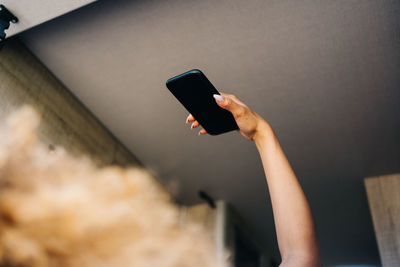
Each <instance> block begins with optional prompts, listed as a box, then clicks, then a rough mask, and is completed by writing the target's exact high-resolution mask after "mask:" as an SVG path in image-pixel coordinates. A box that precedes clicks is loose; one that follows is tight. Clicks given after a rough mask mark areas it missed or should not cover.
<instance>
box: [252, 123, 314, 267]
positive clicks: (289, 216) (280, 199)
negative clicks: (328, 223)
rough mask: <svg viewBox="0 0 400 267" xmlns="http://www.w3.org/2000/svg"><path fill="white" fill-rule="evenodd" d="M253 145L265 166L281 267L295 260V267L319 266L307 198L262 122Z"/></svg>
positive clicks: (270, 133)
mask: <svg viewBox="0 0 400 267" xmlns="http://www.w3.org/2000/svg"><path fill="white" fill-rule="evenodd" d="M254 142H255V144H256V146H257V149H258V151H259V153H260V156H261V160H262V163H263V166H264V171H265V175H266V179H267V183H268V188H269V192H270V196H271V202H272V208H273V213H274V220H275V226H276V232H277V237H278V244H279V249H280V252H281V256H282V260H283V262H282V263H283V265H286V263H288V262H290V261H291V260H294V261H296V262H297V263H298V264H299V263H300V262H299V261H304V262H305V263H306V264H307V265H308V266H320V255H319V248H318V242H317V238H316V233H315V228H314V223H313V219H312V215H311V210H310V207H309V205H308V202H307V199H306V197H305V195H304V192H303V190H302V188H301V186H300V184H299V182H298V180H297V178H296V175H295V174H294V172H293V170H292V168H291V166H290V164H289V162H288V160H287V158H286V156H285V154H284V152H283V150H282V148H281V146H280V144H279V142H278V140H277V138H276V136H275V134H274V132H273V130H272V128H271V127H270V126H269V124H268V123H266V122H265V121H262V122H261V124H260V127H259V130H258V131H257V134H256V135H255V136H254ZM289 265H291V264H287V266H289ZM300 265H301V264H299V265H296V266H300Z"/></svg>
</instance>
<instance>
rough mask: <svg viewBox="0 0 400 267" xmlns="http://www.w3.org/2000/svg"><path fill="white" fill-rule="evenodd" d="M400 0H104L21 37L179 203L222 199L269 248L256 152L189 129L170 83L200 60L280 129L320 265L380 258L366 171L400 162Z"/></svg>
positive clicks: (395, 167) (394, 167) (267, 209)
mask: <svg viewBox="0 0 400 267" xmlns="http://www.w3.org/2000/svg"><path fill="white" fill-rule="evenodd" d="M399 14H400V2H399V1H394V0H393V1H391V0H385V1H375V0H351V1H348V0H338V1H317V0H313V1H311V0H302V1H286V0H280V1H278V0H274V1H271V0H268V1H261V0H259V1H241V0H222V1H214V0H204V1H194V0H190V1H189V0H168V1H151V0H147V1H122V0H114V1H100V2H96V3H94V4H91V5H89V6H87V7H84V8H82V9H80V10H78V11H75V12H73V13H70V14H68V15H66V16H63V17H61V18H58V19H56V20H54V21H52V22H49V23H46V24H44V25H42V26H40V27H37V28H35V29H33V30H30V31H28V32H26V33H24V34H23V35H22V38H23V40H24V41H25V42H26V43H27V44H28V46H29V47H30V48H31V49H32V50H33V52H34V53H35V54H36V55H37V56H38V57H39V58H40V59H41V60H42V61H43V62H44V63H45V64H46V65H47V66H48V67H49V68H50V69H51V70H52V71H53V72H54V73H55V75H56V76H58V77H59V78H60V80H61V81H62V82H64V83H65V84H66V86H67V87H68V88H70V89H71V91H72V92H73V93H74V94H76V95H77V96H78V98H79V99H80V100H81V101H83V103H84V104H85V105H86V106H87V107H88V108H89V109H90V110H91V111H92V112H93V113H94V114H95V115H96V116H97V117H98V118H99V119H100V120H101V121H102V122H103V123H104V124H105V125H106V126H107V127H108V128H109V129H110V130H111V131H112V132H113V133H114V134H115V135H116V136H117V137H118V138H119V139H120V140H121V141H122V142H123V143H124V144H125V145H126V146H127V147H128V148H129V149H131V151H132V152H133V153H134V154H136V155H137V156H138V157H139V159H141V160H142V161H143V162H144V163H145V164H146V165H147V166H148V167H150V168H151V169H152V170H154V171H155V172H156V173H157V175H158V176H159V178H160V179H162V180H163V181H164V182H165V183H167V184H171V185H172V186H173V187H174V188H175V187H176V185H177V184H179V188H180V190H179V193H178V195H177V198H178V200H179V201H180V202H182V203H185V204H190V203H195V202H198V201H199V199H198V197H197V191H198V190H199V189H204V190H206V191H207V192H209V194H210V195H211V196H213V197H214V198H217V199H226V200H228V201H229V202H230V203H232V204H233V206H234V207H235V208H236V209H237V210H238V211H239V212H240V214H241V215H242V216H243V217H244V218H245V219H246V221H247V223H248V225H249V226H250V227H251V229H252V231H253V232H254V233H256V235H257V236H258V238H259V240H260V241H261V242H262V243H263V244H264V245H265V246H266V247H267V248H268V249H269V250H270V251H273V252H274V253H275V254H276V253H277V247H276V238H275V236H274V231H273V229H274V228H273V221H272V213H271V206H270V202H269V199H268V194H267V193H266V190H267V188H266V183H265V180H264V176H263V170H262V167H261V163H260V161H259V159H258V154H257V151H256V149H255V147H254V145H252V144H251V142H249V141H246V140H244V139H243V138H241V136H239V135H238V134H237V133H229V134H225V135H221V136H217V137H212V136H203V137H197V136H196V133H195V132H190V130H188V126H187V125H185V124H184V120H185V118H186V115H187V113H186V111H185V110H184V109H183V107H181V106H180V105H179V104H178V102H177V101H176V100H175V99H174V98H173V97H172V95H170V93H169V92H168V91H167V90H166V88H165V81H166V80H167V79H168V78H169V77H171V76H173V75H176V74H179V73H182V72H184V71H186V70H189V69H192V68H199V69H201V70H203V71H204V73H205V74H206V75H207V76H208V77H209V79H210V80H211V81H212V82H213V83H214V85H215V86H216V87H217V89H219V90H221V91H223V92H229V93H234V94H236V95H237V96H239V97H240V98H241V99H243V101H244V102H245V103H247V104H248V105H250V106H251V107H253V108H254V110H255V111H256V112H258V113H260V114H261V115H262V116H264V117H265V118H266V119H267V120H268V121H269V122H270V123H271V124H272V125H273V127H274V128H275V130H276V132H277V134H278V137H279V139H280V141H281V143H282V145H283V147H284V150H285V151H286V153H287V156H288V158H289V160H290V162H291V163H292V165H293V168H294V170H295V172H296V173H297V174H298V177H299V179H300V181H301V183H302V185H303V186H304V190H305V192H306V194H307V196H308V198H309V200H310V202H311V207H312V210H313V213H314V216H315V220H316V225H317V230H318V233H319V238H320V242H321V246H322V252H323V258H324V261H325V263H326V264H328V265H329V264H377V263H379V256H378V251H377V247H376V242H375V238H374V233H373V227H372V223H371V218H370V214H369V211H368V206H367V200H366V195H365V189H364V186H363V178H364V177H366V176H372V175H377V174H386V173H393V172H399V171H400V164H399V162H400V138H399V136H400V105H399V99H400V90H399V89H400V49H399V43H400V37H399V33H400V15H399Z"/></svg>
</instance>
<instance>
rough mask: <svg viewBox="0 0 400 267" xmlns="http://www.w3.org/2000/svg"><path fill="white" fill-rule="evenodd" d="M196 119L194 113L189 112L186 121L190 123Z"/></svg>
mask: <svg viewBox="0 0 400 267" xmlns="http://www.w3.org/2000/svg"><path fill="white" fill-rule="evenodd" d="M195 120H196V119H195V118H194V117H193V115H192V114H189V116H188V117H187V118H186V123H189V122H194V121H195Z"/></svg>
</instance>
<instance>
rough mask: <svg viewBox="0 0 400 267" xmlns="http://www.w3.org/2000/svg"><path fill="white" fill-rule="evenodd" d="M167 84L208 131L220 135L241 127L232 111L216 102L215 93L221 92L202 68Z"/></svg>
mask: <svg viewBox="0 0 400 267" xmlns="http://www.w3.org/2000/svg"><path fill="white" fill-rule="evenodd" d="M166 85H167V88H168V89H169V91H170V92H171V93H172V94H173V95H174V96H175V97H176V98H177V99H178V101H179V102H181V104H182V105H183V106H184V107H185V108H186V110H187V111H189V113H190V114H192V115H193V117H195V118H196V120H197V121H198V122H199V123H200V125H201V126H202V127H203V128H204V129H205V130H206V131H207V133H209V134H211V135H218V134H222V133H226V132H229V131H233V130H237V129H239V127H238V126H237V124H236V121H235V119H234V117H233V115H232V113H230V112H229V111H227V110H225V109H223V108H221V107H219V106H218V105H217V103H215V99H214V97H213V95H214V94H219V92H218V91H217V89H215V87H214V86H213V85H212V83H211V82H210V81H209V80H208V79H207V77H206V76H205V75H204V74H203V73H202V72H201V71H200V70H197V69H194V70H190V71H188V72H185V73H183V74H180V75H178V76H175V77H172V78H170V79H168V81H167V84H166Z"/></svg>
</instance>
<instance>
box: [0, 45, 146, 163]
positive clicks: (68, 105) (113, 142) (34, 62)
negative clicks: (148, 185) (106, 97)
mask: <svg viewBox="0 0 400 267" xmlns="http://www.w3.org/2000/svg"><path fill="white" fill-rule="evenodd" d="M0 81H1V82H0V119H4V118H5V117H6V115H7V114H9V113H10V112H11V111H13V110H15V109H16V108H18V107H20V106H22V105H24V104H28V105H31V106H33V107H34V108H35V109H36V110H37V111H38V112H39V113H40V115H41V117H42V123H41V126H40V128H39V135H40V138H41V140H42V141H43V142H45V143H46V144H48V145H49V149H53V148H55V147H57V146H63V147H64V148H66V150H67V151H69V152H70V153H72V154H75V155H80V154H82V153H83V154H87V155H90V156H91V157H92V158H93V159H94V161H95V162H96V163H97V164H98V165H108V164H119V165H138V164H140V163H139V161H138V160H137V159H136V158H135V156H134V155H132V154H131V153H130V152H129V151H128V150H127V149H126V148H125V147H124V146H123V145H122V144H121V143H120V142H119V141H118V140H117V139H116V138H115V137H114V136H113V135H112V134H111V133H110V132H109V131H108V130H107V129H106V128H105V127H104V126H103V125H102V124H101V123H100V122H99V121H98V120H97V119H96V118H95V117H94V116H93V115H92V114H91V113H90V111H89V110H88V109H87V108H86V107H85V106H84V105H83V104H82V103H81V102H79V100H78V99H77V98H76V97H75V96H74V95H73V94H72V93H71V92H69V91H68V89H67V88H66V87H65V86H64V85H63V84H62V83H61V82H60V81H59V80H57V78H56V77H55V76H54V75H53V74H52V73H51V72H50V71H49V70H48V69H47V68H46V67H45V66H44V65H43V64H42V63H41V62H40V61H39V60H38V59H37V58H36V57H35V56H34V55H33V54H32V53H31V52H30V51H29V50H28V49H27V48H26V47H25V46H24V45H23V44H22V43H21V42H20V41H19V40H18V39H15V38H11V39H8V40H7V41H6V42H5V43H4V44H2V46H1V47H0Z"/></svg>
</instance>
